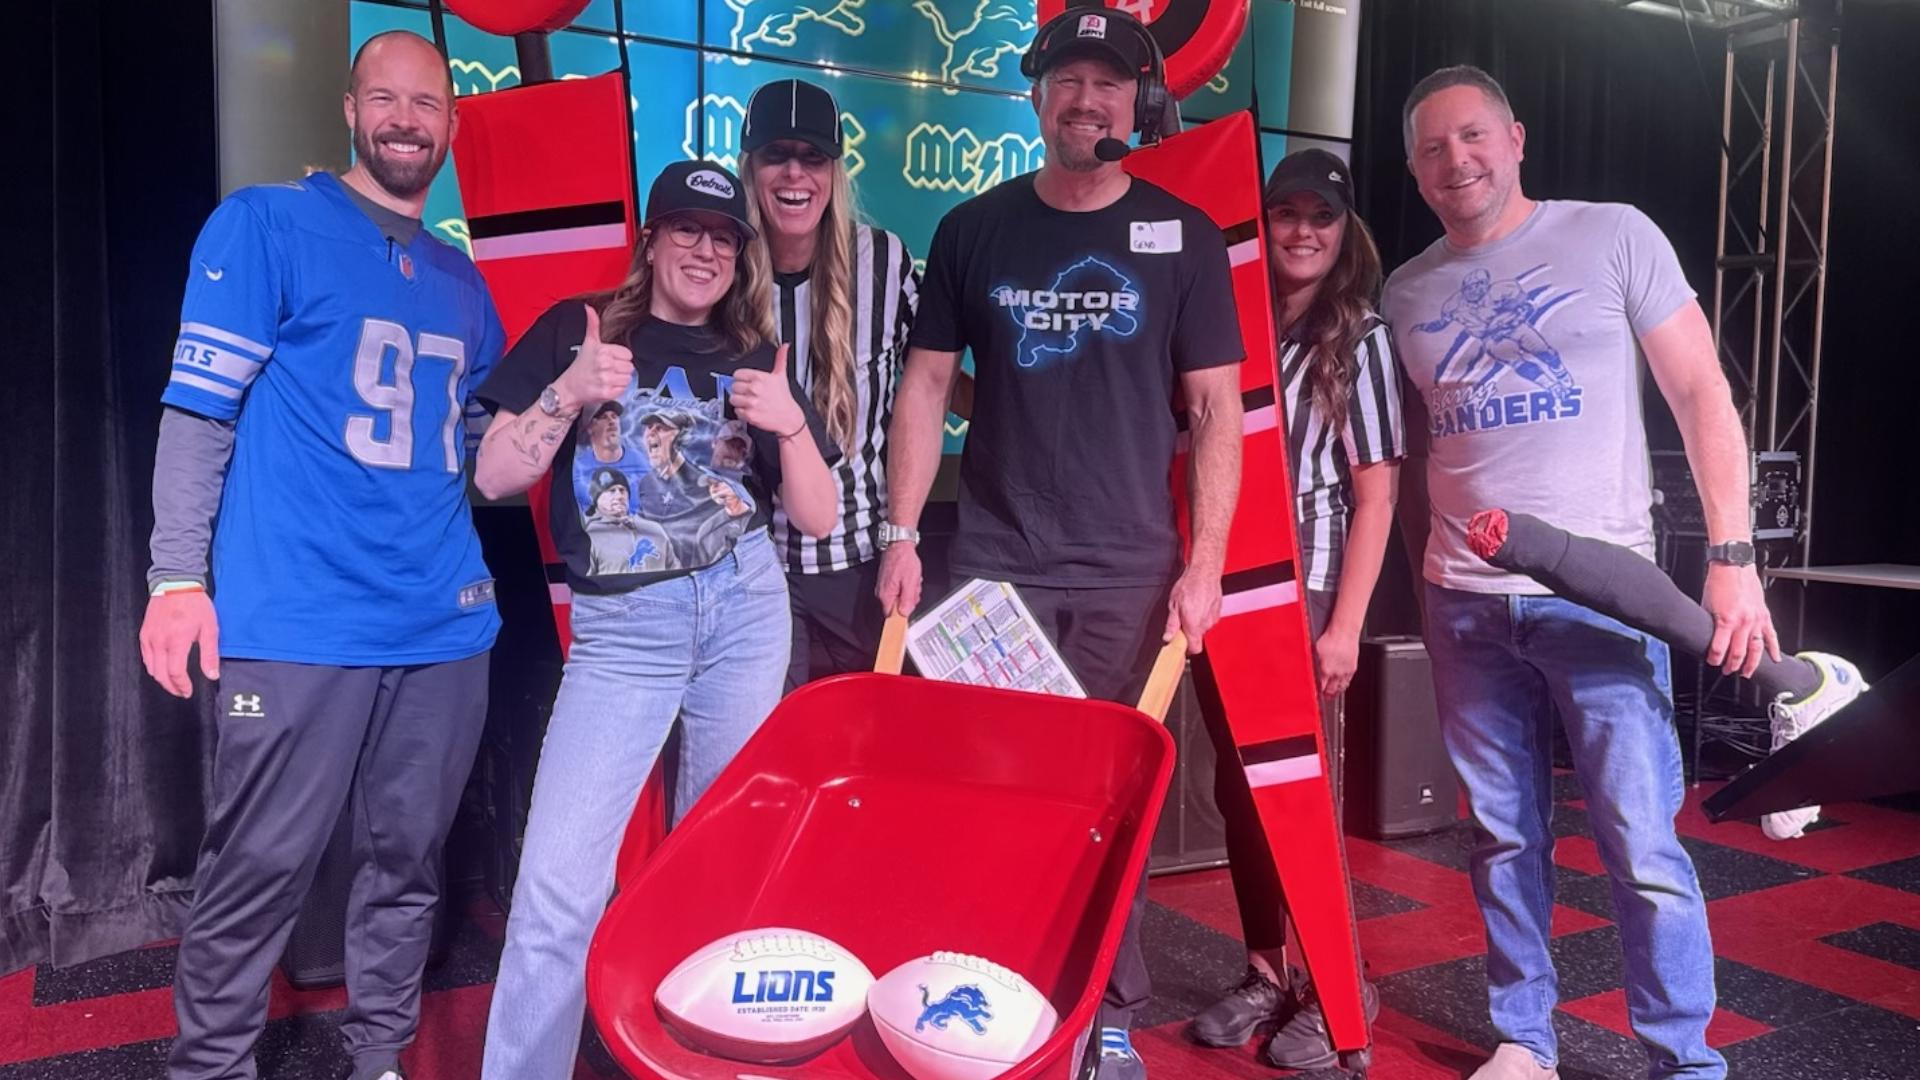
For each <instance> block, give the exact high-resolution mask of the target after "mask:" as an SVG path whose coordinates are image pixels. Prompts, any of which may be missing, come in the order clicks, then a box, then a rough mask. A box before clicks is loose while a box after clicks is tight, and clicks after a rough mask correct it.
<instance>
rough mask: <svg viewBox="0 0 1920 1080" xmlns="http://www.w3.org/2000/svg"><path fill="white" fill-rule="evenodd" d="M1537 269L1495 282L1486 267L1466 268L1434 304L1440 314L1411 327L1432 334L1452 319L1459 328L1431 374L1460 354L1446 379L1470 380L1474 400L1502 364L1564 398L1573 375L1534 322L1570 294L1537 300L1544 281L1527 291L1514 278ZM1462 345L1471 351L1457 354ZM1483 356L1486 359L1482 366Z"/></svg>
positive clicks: (1487, 390)
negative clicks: (1457, 364)
mask: <svg viewBox="0 0 1920 1080" xmlns="http://www.w3.org/2000/svg"><path fill="white" fill-rule="evenodd" d="M1541 269H1544V267H1536V268H1535V269H1534V270H1530V271H1528V272H1527V273H1525V274H1521V275H1520V276H1519V277H1516V278H1509V279H1507V280H1505V281H1500V282H1495V281H1494V280H1493V274H1492V273H1490V272H1488V271H1486V270H1469V271H1467V273H1466V275H1465V276H1464V277H1462V278H1461V279H1460V291H1459V292H1457V293H1454V294H1453V295H1452V296H1451V297H1449V298H1448V299H1447V301H1446V302H1445V303H1444V304H1442V305H1440V317H1439V318H1437V319H1433V320H1432V321H1430V322H1423V323H1419V324H1416V325H1415V326H1414V328H1413V329H1414V332H1415V333H1420V334H1437V333H1439V332H1441V331H1442V330H1445V329H1446V328H1447V327H1448V326H1451V325H1454V324H1456V323H1457V324H1458V325H1459V326H1460V328H1461V334H1460V338H1459V340H1458V341H1456V342H1455V343H1454V347H1453V349H1451V350H1449V351H1448V355H1447V358H1446V359H1445V360H1443V361H1441V363H1440V367H1439V370H1438V371H1436V372H1435V373H1434V375H1435V378H1440V377H1442V376H1444V375H1446V373H1447V369H1448V368H1450V367H1452V366H1453V363H1454V361H1455V360H1457V359H1460V358H1461V356H1462V355H1464V356H1465V361H1466V362H1465V363H1464V364H1462V365H1461V367H1460V368H1459V369H1458V374H1457V375H1455V376H1454V378H1453V379H1451V380H1449V381H1452V382H1455V383H1457V384H1460V385H1471V386H1472V388H1473V389H1472V398H1473V400H1475V401H1478V400H1480V399H1482V398H1484V397H1486V396H1487V395H1489V394H1491V393H1493V390H1494V380H1495V379H1496V378H1498V377H1499V375H1500V373H1501V372H1502V371H1504V370H1506V369H1507V368H1512V369H1513V370H1514V371H1515V372H1517V373H1518V374H1519V375H1520V376H1521V377H1522V378H1524V379H1527V380H1528V381H1530V382H1534V383H1537V384H1539V385H1540V386H1541V387H1542V388H1543V389H1546V390H1548V391H1550V392H1551V393H1552V394H1553V396H1554V397H1555V398H1556V399H1558V400H1560V401H1565V400H1566V399H1567V395H1568V394H1570V393H1571V392H1572V391H1573V390H1574V381H1573V376H1572V375H1570V374H1569V373H1568V372H1567V367H1566V364H1565V363H1563V362H1562V361H1561V359H1560V352H1559V350H1557V349H1555V348H1554V347H1553V345H1552V344H1551V343H1550V342H1548V341H1547V339H1546V336H1545V335H1543V334H1541V333H1540V330H1539V327H1538V325H1537V323H1538V321H1539V320H1540V318H1541V317H1542V316H1544V315H1545V314H1546V313H1547V312H1548V311H1549V310H1551V309H1552V308H1553V307H1554V305H1556V304H1559V303H1560V302H1561V301H1563V300H1567V299H1569V298H1571V297H1572V296H1573V295H1574V293H1573V292H1568V293H1563V294H1561V295H1560V296H1557V297H1554V298H1553V299H1551V300H1549V301H1547V302H1546V303H1539V302H1538V300H1539V297H1540V296H1541V295H1542V294H1543V293H1545V292H1547V290H1548V289H1549V288H1550V286H1541V287H1539V288H1537V289H1534V290H1531V291H1529V290H1528V289H1527V288H1526V287H1525V286H1524V285H1522V284H1521V283H1520V279H1521V278H1525V277H1528V276H1531V275H1532V274H1534V273H1537V272H1538V271H1539V270H1541ZM1469 341H1471V342H1473V344H1472V345H1471V346H1469V345H1468V344H1467V343H1468V342H1469ZM1463 348H1464V349H1470V350H1471V351H1469V352H1466V353H1464V354H1463V353H1462V352H1461V350H1462V349H1463ZM1483 360H1484V361H1488V363H1487V364H1486V365H1485V366H1484V367H1483V366H1482V363H1481V362H1482V361H1483Z"/></svg>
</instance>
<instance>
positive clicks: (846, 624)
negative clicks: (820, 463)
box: [741, 79, 918, 690]
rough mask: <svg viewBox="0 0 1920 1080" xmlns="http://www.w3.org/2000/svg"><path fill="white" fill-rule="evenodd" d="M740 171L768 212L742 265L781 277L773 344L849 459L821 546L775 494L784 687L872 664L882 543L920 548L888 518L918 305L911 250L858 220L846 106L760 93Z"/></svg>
mask: <svg viewBox="0 0 1920 1080" xmlns="http://www.w3.org/2000/svg"><path fill="white" fill-rule="evenodd" d="M741 146H742V149H743V150H744V152H745V156H744V158H743V159H742V163H741V176H742V179H743V180H745V181H746V190H747V198H748V199H749V200H750V201H751V202H752V203H753V205H754V208H755V209H756V210H758V211H759V213H760V221H761V225H762V228H761V231H760V236H759V237H758V238H757V239H756V240H755V241H754V242H753V243H751V244H749V245H748V249H747V252H746V255H745V257H746V259H747V260H748V261H749V262H750V263H751V264H753V266H754V268H755V273H756V275H759V274H764V275H766V276H767V277H769V278H771V280H772V282H773V301H774V303H773V313H774V330H775V333H776V335H777V337H776V340H778V341H782V342H785V343H786V344H787V345H788V346H789V348H791V349H792V351H793V372H794V376H795V379H796V380H797V382H798V384H799V386H800V387H801V388H802V389H803V390H805V391H806V393H807V396H808V397H809V398H810V399H811V400H812V402H813V405H814V408H815V409H817V410H818V411H819V413H820V415H821V416H822V417H823V418H824V419H825V421H826V425H827V434H828V435H830V436H831V437H832V439H833V442H834V444H835V445H836V446H838V447H839V449H840V451H841V458H840V463H839V464H838V465H837V466H836V467H835V468H834V470H833V483H834V494H835V498H836V500H837V503H838V505H839V507H840V517H839V520H838V521H837V522H836V523H835V524H834V527H833V530H832V531H831V532H829V533H828V534H827V535H826V536H825V537H822V538H819V539H814V538H812V537H809V536H806V535H804V534H803V533H802V532H801V531H800V530H798V529H796V528H794V527H793V524H792V522H791V521H790V520H789V518H788V516H787V510H786V506H785V505H784V503H783V502H782V501H781V500H780V499H778V498H777V497H776V499H775V502H774V512H773V539H774V543H775V545H776V546H777V547H778V548H779V550H780V556H781V558H782V560H783V561H784V562H785V564H786V568H787V581H788V587H789V592H790V594H791V602H792V607H793V657H792V663H791V665H790V666H789V667H788V669H787V689H788V690H792V689H794V688H795V687H798V686H800V685H801V684H802V683H805V682H808V681H810V680H813V679H818V678H821V677H823V676H827V675H834V674H839V673H841V672H847V671H867V670H871V669H872V668H873V659H874V653H875V652H876V651H877V650H878V649H879V646H880V628H881V626H882V624H883V623H884V622H885V619H886V614H885V612H883V611H882V610H881V608H880V600H879V598H878V597H877V596H875V595H874V584H875V581H876V578H877V572H878V566H879V555H880V549H881V548H882V547H884V546H885V545H886V544H888V543H890V542H893V541H901V542H907V543H911V542H914V541H916V540H917V539H918V537H917V536H911V535H905V533H906V532H907V531H906V530H894V529H893V527H892V526H890V525H888V524H887V462H886V433H887V423H888V422H889V421H890V420H891V419H892V418H893V390H894V376H895V373H896V372H897V370H898V368H899V366H900V362H901V359H902V357H903V355H904V354H905V352H906V341H907V328H908V327H909V326H910V325H911V324H912V322H913V312H914V307H915V304H916V303H917V289H916V286H917V282H916V281H915V279H914V270H913V256H912V255H910V254H908V252H907V247H906V245H905V244H903V243H901V241H900V238H899V237H898V236H895V235H894V234H893V233H890V232H888V231H887V230H885V229H882V228H879V227H878V226H875V225H873V224H870V223H869V222H867V221H864V220H863V219H862V218H861V215H860V210H859V204H858V202H857V201H856V199H855V196H854V190H853V182H852V180H851V179H850V178H849V176H848V174H847V165H846V159H845V156H844V155H845V149H846V148H845V145H844V143H843V141H842V138H841V132H840V106H839V104H838V103H837V102H835V101H834V99H833V95H832V94H830V93H828V92H827V91H826V90H823V89H821V88H820V87H818V86H815V85H814V84H812V83H809V82H802V81H801V80H799V79H782V80H779V81H777V82H770V83H767V84H766V85H765V86H762V87H760V89H758V90H756V91H754V94H753V97H752V98H751V99H750V100H749V101H748V102H747V116H746V128H745V130H744V131H743V132H742V133H741Z"/></svg>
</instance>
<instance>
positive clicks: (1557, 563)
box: [1467, 510, 1820, 698]
mask: <svg viewBox="0 0 1920 1080" xmlns="http://www.w3.org/2000/svg"><path fill="white" fill-rule="evenodd" d="M1467 541H1468V543H1469V544H1471V545H1472V546H1473V549H1474V551H1475V552H1476V553H1477V554H1479V555H1480V557H1481V558H1483V559H1485V560H1487V562H1489V563H1491V564H1492V565H1494V566H1497V567H1499V568H1500V569H1502V570H1510V571H1513V572H1514V573H1518V574H1525V575H1527V576H1528V577H1530V578H1532V579H1533V580H1535V581H1537V582H1539V583H1540V584H1542V585H1545V586H1546V587H1547V588H1549V589H1552V590H1553V591H1554V594H1555V595H1557V596H1559V597H1560V598H1561V599H1563V600H1571V601H1573V602H1574V603H1576V604H1579V605H1581V606H1582V607H1589V608H1592V609H1593V610H1595V611H1597V612H1599V613H1600V614H1602V615H1606V616H1608V617H1610V618H1614V619H1618V620H1620V621H1621V622H1623V623H1626V624H1627V625H1628V626H1631V627H1633V628H1634V629H1635V630H1639V631H1641V632H1642V633H1646V634H1652V635H1653V636H1654V637H1657V638H1660V639H1661V640H1663V641H1665V642H1666V643H1667V644H1669V645H1671V646H1673V647H1674V648H1676V649H1679V650H1680V651H1681V652H1684V653H1689V654H1691V655H1693V656H1704V655H1706V652H1707V647H1708V646H1709V645H1710V644H1711V643H1712V642H1713V616H1712V615H1709V614H1707V610H1706V609H1705V608H1703V607H1701V606H1700V605H1699V604H1696V603H1694V602H1693V601H1692V600H1691V599H1689V598H1688V597H1687V594H1685V593H1683V592H1681V591H1680V588H1679V586H1677V585H1675V584H1674V583H1673V581H1672V580H1671V579H1670V578H1668V577H1667V575H1665V574H1663V573H1661V572H1660V568H1659V567H1657V566H1655V565H1654V564H1652V563H1650V562H1648V561H1647V560H1646V559H1643V558H1641V557H1640V556H1639V555H1636V554H1634V553H1633V552H1631V551H1629V550H1627V549H1626V548H1623V547H1621V546H1619V545H1618V544H1609V543H1607V542H1606V541H1604V540H1595V539H1593V538H1591V537H1587V536H1575V535H1573V534H1572V533H1570V532H1568V531H1566V530H1565V529H1561V528H1557V527H1555V526H1553V525H1549V524H1547V523H1546V522H1544V521H1541V520H1540V519H1539V518H1537V517H1534V516H1533V515H1531V514H1509V513H1507V512H1506V511H1504V510H1488V511H1484V512H1482V513H1479V514H1476V515H1474V518H1473V521H1472V523H1471V524H1469V525H1468V529H1467ZM1752 678H1753V681H1754V683H1755V684H1757V685H1758V686H1759V687H1760V688H1761V689H1762V690H1763V691H1765V692H1766V693H1767V695H1768V696H1769V697H1773V696H1778V695H1780V694H1790V695H1792V696H1793V697H1794V698H1803V697H1805V696H1807V695H1808V694H1811V693H1813V692H1814V691H1815V690H1816V689H1818V688H1819V686H1820V669H1818V668H1816V667H1814V666H1813V664H1811V663H1809V662H1808V661H1805V660H1802V659H1800V658H1799V657H1797V656H1784V657H1782V658H1781V659H1780V661H1779V662H1778V663H1775V662H1774V660H1773V659H1772V657H1769V656H1764V655H1763V656H1762V657H1761V659H1760V666H1759V667H1758V668H1757V669H1755V671H1754V673H1753V676H1752Z"/></svg>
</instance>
